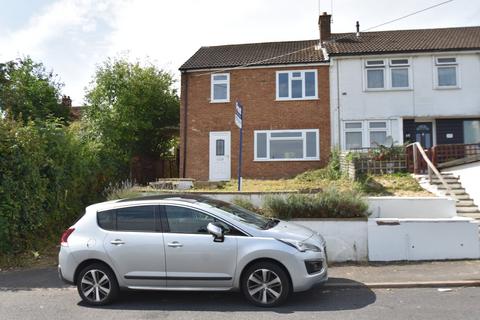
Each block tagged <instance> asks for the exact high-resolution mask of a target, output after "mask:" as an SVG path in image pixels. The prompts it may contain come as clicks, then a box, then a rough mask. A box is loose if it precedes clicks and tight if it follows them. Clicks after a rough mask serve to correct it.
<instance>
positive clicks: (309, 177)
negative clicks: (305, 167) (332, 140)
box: [295, 149, 342, 182]
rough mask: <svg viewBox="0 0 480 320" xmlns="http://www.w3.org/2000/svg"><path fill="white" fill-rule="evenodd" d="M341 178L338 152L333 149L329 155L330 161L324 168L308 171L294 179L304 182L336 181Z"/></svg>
mask: <svg viewBox="0 0 480 320" xmlns="http://www.w3.org/2000/svg"><path fill="white" fill-rule="evenodd" d="M341 177H342V174H341V171H340V150H338V149H335V150H333V151H332V153H331V154H330V160H329V162H328V165H327V166H326V167H325V168H322V169H317V170H309V171H306V172H304V173H301V174H299V175H298V176H296V178H295V179H297V180H299V181H304V182H312V181H315V180H325V179H326V180H338V179H340V178H341Z"/></svg>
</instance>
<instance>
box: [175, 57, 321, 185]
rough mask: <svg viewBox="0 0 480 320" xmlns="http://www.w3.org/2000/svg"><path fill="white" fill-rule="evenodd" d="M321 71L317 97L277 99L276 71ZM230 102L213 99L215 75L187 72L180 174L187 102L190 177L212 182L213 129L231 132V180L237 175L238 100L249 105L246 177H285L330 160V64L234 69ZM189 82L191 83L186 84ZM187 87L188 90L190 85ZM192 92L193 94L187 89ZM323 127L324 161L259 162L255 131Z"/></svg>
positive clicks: (245, 162) (187, 158) (184, 81)
mask: <svg viewBox="0 0 480 320" xmlns="http://www.w3.org/2000/svg"><path fill="white" fill-rule="evenodd" d="M289 69H290V70H306V69H317V70H318V71H317V74H318V97H319V98H318V99H317V100H304V101H275V99H276V88H275V86H276V71H279V70H289ZM228 73H230V102H228V103H210V74H208V73H206V72H205V71H203V72H188V73H183V74H182V81H181V86H182V102H181V110H180V116H181V118H180V119H181V124H180V130H181V131H180V132H181V135H180V138H181V140H180V141H181V147H180V176H182V175H183V172H184V165H185V163H184V145H183V144H184V125H185V119H184V116H185V104H186V102H187V104H188V107H187V108H188V111H187V128H188V130H187V150H186V155H187V156H186V170H185V176H186V177H188V178H194V179H197V180H208V173H209V172H208V171H209V165H208V163H209V132H210V131H231V137H232V138H231V139H232V141H231V150H232V151H231V152H232V154H231V159H232V167H231V168H232V170H231V172H232V178H236V176H237V160H238V151H237V150H238V144H239V129H238V128H237V127H236V126H235V123H234V109H235V107H234V105H235V100H237V99H238V100H239V101H241V103H242V105H243V106H244V130H243V132H244V136H243V150H244V152H243V168H242V172H243V174H242V175H243V177H245V178H258V179H260V178H264V179H266V178H284V177H291V176H293V175H295V174H298V173H300V172H303V171H306V170H308V169H313V168H319V167H322V166H324V165H325V164H326V162H327V161H328V156H329V153H330V111H329V110H330V101H329V79H328V74H329V67H328V66H327V65H324V66H316V67H289V68H251V69H241V70H230V71H228ZM187 81H188V86H186V83H187ZM187 87H188V88H187ZM187 92H188V97H187V96H186V93H187ZM277 129H319V131H320V161H274V162H273V161H272V162H254V160H253V158H254V147H253V144H254V130H277Z"/></svg>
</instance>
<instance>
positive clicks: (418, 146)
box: [406, 142, 454, 197]
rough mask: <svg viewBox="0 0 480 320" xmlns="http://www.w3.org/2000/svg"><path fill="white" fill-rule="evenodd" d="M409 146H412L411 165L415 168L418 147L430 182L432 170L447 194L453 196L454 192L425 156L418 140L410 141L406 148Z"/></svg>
mask: <svg viewBox="0 0 480 320" xmlns="http://www.w3.org/2000/svg"><path fill="white" fill-rule="evenodd" d="M410 146H412V148H413V166H414V168H417V152H416V149H418V150H419V151H420V154H421V155H422V158H423V160H424V161H425V162H426V163H427V166H428V178H429V180H430V183H432V171H433V173H435V175H436V176H437V178H438V180H440V182H441V183H442V185H443V186H444V187H445V190H446V192H447V194H448V195H450V196H453V197H454V194H453V193H452V189H451V188H450V186H449V185H448V184H447V183H446V182H445V180H444V179H443V177H442V175H441V174H440V172H439V171H438V170H437V168H435V166H434V165H433V163H432V161H430V159H429V158H428V157H427V154H426V153H425V150H423V147H422V145H421V144H420V143H419V142H414V143H410V144H409V145H407V147H406V148H408V147H410Z"/></svg>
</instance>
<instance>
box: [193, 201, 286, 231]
mask: <svg viewBox="0 0 480 320" xmlns="http://www.w3.org/2000/svg"><path fill="white" fill-rule="evenodd" d="M202 202H204V203H206V204H208V205H211V206H212V207H215V208H217V209H218V210H220V211H222V213H223V214H224V215H227V216H228V217H230V218H231V219H234V220H237V221H239V222H242V223H246V224H249V225H251V226H254V227H256V228H258V229H269V228H272V227H274V226H275V225H276V224H277V223H278V221H279V220H275V219H268V218H265V217H263V216H261V215H259V214H256V213H254V212H252V211H250V210H247V209H245V208H242V207H240V206H237V205H234V204H231V203H228V202H224V201H219V200H213V199H208V200H205V201H202Z"/></svg>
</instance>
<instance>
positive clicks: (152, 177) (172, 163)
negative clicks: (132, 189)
mask: <svg viewBox="0 0 480 320" xmlns="http://www.w3.org/2000/svg"><path fill="white" fill-rule="evenodd" d="M175 154H176V155H175V156H173V157H170V158H163V159H155V158H151V157H134V158H133V159H132V161H131V163H130V178H131V180H132V181H133V182H134V183H136V184H141V185H147V184H148V183H149V182H152V181H156V180H157V179H160V178H178V173H179V171H178V170H179V158H178V152H176V153H175Z"/></svg>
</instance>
